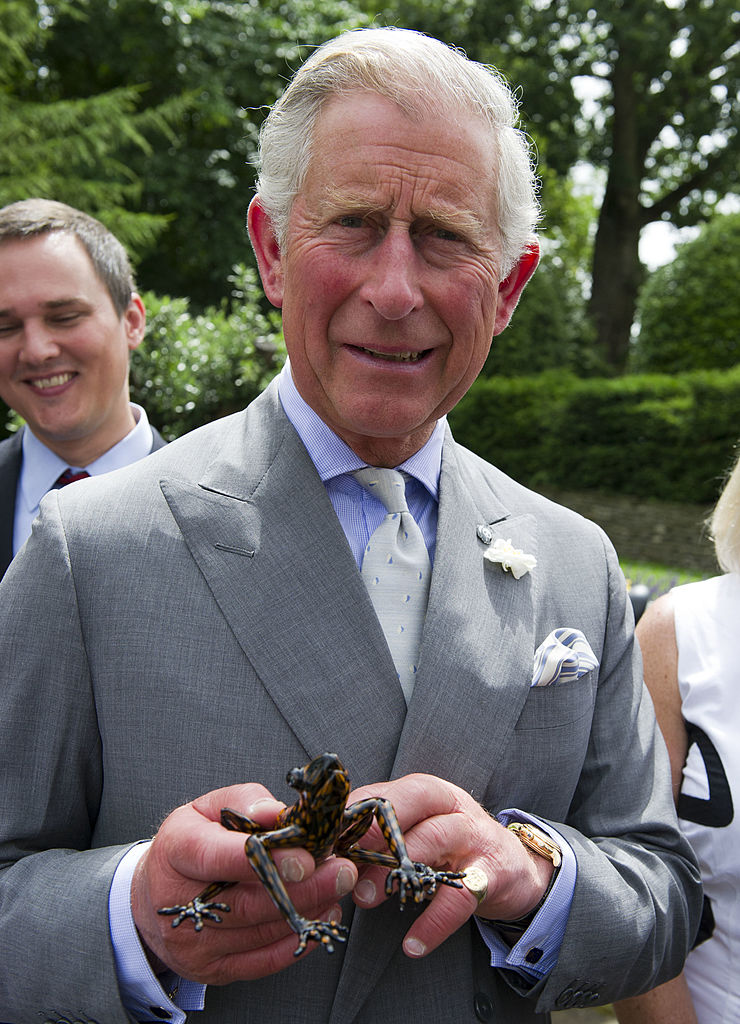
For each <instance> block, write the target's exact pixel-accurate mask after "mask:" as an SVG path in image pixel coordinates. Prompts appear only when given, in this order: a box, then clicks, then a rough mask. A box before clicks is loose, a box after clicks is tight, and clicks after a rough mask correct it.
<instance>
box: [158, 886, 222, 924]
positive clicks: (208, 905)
mask: <svg viewBox="0 0 740 1024" xmlns="http://www.w3.org/2000/svg"><path fill="white" fill-rule="evenodd" d="M230 885H233V882H212V883H211V885H209V886H207V887H206V888H205V889H204V890H203V892H200V893H198V895H197V896H194V897H193V898H192V900H190V902H189V903H185V904H183V905H182V906H177V907H160V909H159V910H158V911H157V913H158V914H170V915H171V914H176V915H177V917H175V920H174V921H173V922H172V927H173V928H177V926H178V925H180V924H182V922H183V921H185V920H187V919H190V920H191V921H192V922H193V926H194V927H195V930H196V932H199V931H201V930H202V928H203V924H204V922H205V921H214V922H215V923H216V924H221V921H222V920H223V918H222V917H221V914H228V913H229V912H230V910H231V907H230V906H229V905H228V903H214V902H212V900H211V897H212V896H216V895H218V893H220V892H222V891H223V890H224V889H227V888H228V887H229V886H230Z"/></svg>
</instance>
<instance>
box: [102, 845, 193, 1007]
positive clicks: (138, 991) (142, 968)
mask: <svg viewBox="0 0 740 1024" xmlns="http://www.w3.org/2000/svg"><path fill="white" fill-rule="evenodd" d="M149 845H150V844H149V843H148V842H144V843H137V844H136V845H135V846H132V847H131V849H130V850H128V852H127V853H126V854H125V855H124V856H123V858H122V859H121V861H120V862H119V864H118V867H117V868H116V873H115V874H114V876H113V881H112V883H111V888H110V893H109V896H108V915H109V920H110V934H111V940H112V942H113V955H114V957H115V960H116V975H117V978H118V986H119V989H120V992H121V1001H122V1003H123V1005H124V1006H125V1008H126V1010H127V1011H128V1012H129V1013H130V1014H131V1016H132V1017H133V1018H134V1019H135V1020H137V1021H142V1022H144V1021H147V1022H148V1021H163V1020H167V1021H171V1022H172V1024H185V1012H186V1011H187V1010H202V1009H203V1007H204V1005H205V992H206V986H205V985H200V984H198V983H197V982H194V981H188V980H187V979H185V978H180V977H179V976H178V975H176V974H175V973H174V972H172V971H169V972H167V974H164V975H162V976H161V977H157V975H156V974H155V973H154V971H153V970H152V968H151V966H150V964H149V961H148V960H147V956H146V953H145V952H144V947H143V946H142V944H141V940H140V939H139V934H138V932H137V931H136V925H135V924H134V917H133V914H132V912H131V880H132V878H133V875H134V869H135V868H136V865H137V864H138V863H139V860H140V859H141V857H142V856H143V855H144V854H145V853H146V851H147V850H148V848H149Z"/></svg>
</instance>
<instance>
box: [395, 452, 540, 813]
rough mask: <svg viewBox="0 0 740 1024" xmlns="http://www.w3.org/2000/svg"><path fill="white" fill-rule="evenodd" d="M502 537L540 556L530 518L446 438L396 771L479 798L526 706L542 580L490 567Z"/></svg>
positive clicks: (533, 576) (530, 575) (498, 566)
mask: <svg viewBox="0 0 740 1024" xmlns="http://www.w3.org/2000/svg"><path fill="white" fill-rule="evenodd" d="M486 527H487V528H488V531H490V532H489V534H488V535H487V536H486V532H485V528H486ZM481 535H483V536H484V537H485V540H482V539H481ZM499 537H500V538H502V539H505V540H509V539H510V540H511V541H512V543H513V545H514V547H517V548H521V549H522V550H524V551H526V552H528V553H530V554H534V555H536V545H537V539H536V530H535V523H534V519H533V517H532V516H529V515H524V516H521V515H516V514H513V513H512V512H510V511H509V510H508V509H507V508H505V507H504V506H503V505H502V504H501V502H500V501H499V499H498V498H497V497H496V495H495V494H494V493H493V491H492V490H491V487H490V485H489V484H488V483H487V482H486V481H485V479H484V478H483V476H482V475H481V474H480V472H479V471H476V469H475V467H474V465H473V464H471V463H468V462H466V461H464V460H463V459H461V458H460V449H458V448H457V446H456V445H455V442H454V441H452V439H451V437H449V436H448V439H447V442H446V444H445V448H444V454H443V467H442V476H441V479H440V502H439V521H438V526H437V546H436V552H435V561H434V574H433V577H432V587H431V592H430V597H429V609H428V612H427V619H426V623H425V628H424V638H423V644H422V656H421V661H420V667H419V674H418V680H417V687H416V688H415V690H414V694H413V698H412V701H411V706H410V707H409V714H408V716H407V719H406V723H405V727H404V731H403V735H402V737H401V743H400V746H399V751H398V756H397V759H396V762H395V764H394V769H393V771H394V775H396V776H398V775H403V774H406V773H407V772H409V771H429V772H432V773H434V774H437V775H442V776H443V777H444V778H446V779H448V780H449V781H450V782H454V783H456V784H457V785H459V786H461V787H462V788H464V789H466V790H467V791H468V792H471V793H472V794H473V796H474V797H475V798H476V799H480V798H481V797H482V796H483V794H484V792H485V790H486V788H487V787H488V785H489V782H490V779H491V775H492V774H493V773H494V771H495V768H496V763H497V760H498V758H499V757H500V756H501V753H502V751H503V750H504V748H505V747H506V744H507V743H508V742H509V740H510V738H511V733H512V731H513V728H514V725H515V724H516V721H517V719H518V717H519V715H520V713H521V710H522V707H523V705H524V702H525V700H526V698H527V693H528V690H529V684H530V681H531V675H530V673H531V667H532V659H533V652H534V634H533V629H534V613H533V595H534V588H535V585H536V573H529V574H527V575H525V576H522V577H521V578H520V579H518V580H516V579H514V577H513V575H512V574H511V573H510V572H504V571H503V569H502V568H501V566H500V565H497V564H494V563H491V562H489V561H487V560H486V559H485V558H484V552H485V550H486V548H487V546H488V543H489V538H490V539H492V540H495V539H496V538H499Z"/></svg>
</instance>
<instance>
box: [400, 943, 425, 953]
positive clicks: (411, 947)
mask: <svg viewBox="0 0 740 1024" xmlns="http://www.w3.org/2000/svg"><path fill="white" fill-rule="evenodd" d="M403 951H404V953H405V954H406V956H424V954H425V953H426V951H427V947H426V946H425V945H424V943H423V942H419V940H418V939H406V941H405V942H404V944H403Z"/></svg>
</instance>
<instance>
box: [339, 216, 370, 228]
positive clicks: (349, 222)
mask: <svg viewBox="0 0 740 1024" xmlns="http://www.w3.org/2000/svg"><path fill="white" fill-rule="evenodd" d="M337 223H338V224H339V226H340V227H343V228H361V227H363V225H364V223H365V221H364V220H363V218H362V217H358V216H355V215H354V214H349V213H348V214H347V215H346V216H344V217H340V218H339V220H338V222H337Z"/></svg>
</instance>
